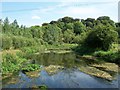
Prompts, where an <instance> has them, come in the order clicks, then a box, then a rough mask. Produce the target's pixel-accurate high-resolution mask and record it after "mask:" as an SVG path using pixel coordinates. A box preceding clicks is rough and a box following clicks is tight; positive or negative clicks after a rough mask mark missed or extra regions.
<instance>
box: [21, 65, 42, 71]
mask: <svg viewBox="0 0 120 90" xmlns="http://www.w3.org/2000/svg"><path fill="white" fill-rule="evenodd" d="M38 69H40V66H39V65H38V64H29V65H27V66H25V67H24V68H22V71H23V72H29V71H35V70H38Z"/></svg>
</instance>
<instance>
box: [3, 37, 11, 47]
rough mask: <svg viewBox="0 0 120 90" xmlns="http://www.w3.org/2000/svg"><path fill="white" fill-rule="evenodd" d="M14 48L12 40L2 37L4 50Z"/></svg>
mask: <svg viewBox="0 0 120 90" xmlns="http://www.w3.org/2000/svg"><path fill="white" fill-rule="evenodd" d="M11 47H12V39H11V38H10V37H8V36H3V37H2V49H10V48H11Z"/></svg>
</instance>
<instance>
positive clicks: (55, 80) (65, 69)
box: [3, 52, 118, 88]
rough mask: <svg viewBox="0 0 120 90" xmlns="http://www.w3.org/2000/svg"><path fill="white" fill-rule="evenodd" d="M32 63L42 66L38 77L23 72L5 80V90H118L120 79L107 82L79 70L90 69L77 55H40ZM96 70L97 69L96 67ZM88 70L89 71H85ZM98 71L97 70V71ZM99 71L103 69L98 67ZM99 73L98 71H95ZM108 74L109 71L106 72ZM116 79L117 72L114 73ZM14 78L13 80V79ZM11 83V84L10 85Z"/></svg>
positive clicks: (33, 57) (35, 55) (36, 55)
mask: <svg viewBox="0 0 120 90" xmlns="http://www.w3.org/2000/svg"><path fill="white" fill-rule="evenodd" d="M30 63H37V64H39V65H41V66H42V70H41V71H39V72H38V74H39V76H38V77H34V78H32V77H29V76H27V75H26V74H24V73H22V72H21V71H20V72H19V73H18V75H17V74H16V76H15V77H14V76H11V77H10V78H7V79H6V80H3V87H4V88H30V87H34V86H40V85H46V86H47V87H48V88H61V87H62V88H117V87H118V79H115V80H111V81H107V80H105V79H101V78H98V77H95V76H93V75H89V74H86V73H85V72H81V71H80V70H79V68H80V67H83V68H87V67H89V62H88V61H86V60H81V59H78V58H76V54H75V53H73V52H72V53H64V54H56V53H40V54H34V55H33V56H32V60H31V61H30ZM90 67H91V66H90ZM94 68H95V67H94ZM83 70H87V69H83ZM95 70H96V69H95ZM97 70H103V71H105V70H104V69H103V68H100V67H97ZM95 72H96V73H97V71H95ZM105 72H107V70H106V71H105ZM111 73H112V74H110V75H113V76H114V77H117V76H116V72H112V71H111ZM12 78H13V79H12ZM8 82H9V83H8Z"/></svg>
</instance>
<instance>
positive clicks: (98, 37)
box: [85, 26, 118, 51]
mask: <svg viewBox="0 0 120 90" xmlns="http://www.w3.org/2000/svg"><path fill="white" fill-rule="evenodd" d="M117 39H118V33H117V32H116V31H115V30H113V29H112V28H110V27H106V26H99V27H96V28H95V30H93V31H92V32H91V33H90V34H89V35H88V37H87V38H86V40H85V45H87V46H88V47H90V48H100V49H101V50H105V51H107V50H108V49H110V47H111V45H112V43H114V42H117Z"/></svg>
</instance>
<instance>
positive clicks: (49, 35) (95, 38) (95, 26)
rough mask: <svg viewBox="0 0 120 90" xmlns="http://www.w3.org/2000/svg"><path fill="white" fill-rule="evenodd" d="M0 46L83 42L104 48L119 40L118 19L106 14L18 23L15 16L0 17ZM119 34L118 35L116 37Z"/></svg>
mask: <svg viewBox="0 0 120 90" xmlns="http://www.w3.org/2000/svg"><path fill="white" fill-rule="evenodd" d="M0 27H1V28H2V32H1V33H2V49H10V48H15V49H16V48H20V47H26V46H33V45H47V44H50V45H59V44H63V43H69V44H73V43H75V44H84V45H87V46H89V47H91V48H100V49H102V50H108V49H109V48H110V46H111V45H112V43H118V42H119V43H120V39H119V38H120V23H115V22H114V21H113V20H111V19H110V18H109V17H108V16H102V17H98V18H97V19H94V18H87V19H86V20H84V19H74V18H72V17H64V18H60V19H58V20H57V21H51V22H50V23H43V24H42V26H31V27H26V26H23V25H21V26H19V25H18V23H17V20H14V22H13V23H10V22H9V20H8V18H6V19H5V20H4V21H2V20H0ZM118 37H119V38H118Z"/></svg>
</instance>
